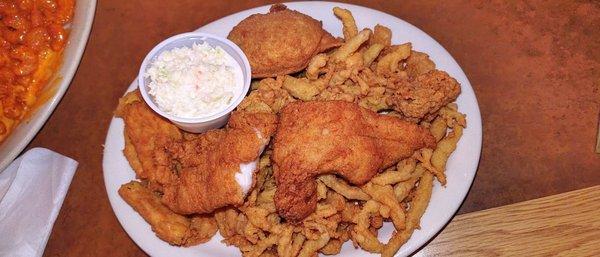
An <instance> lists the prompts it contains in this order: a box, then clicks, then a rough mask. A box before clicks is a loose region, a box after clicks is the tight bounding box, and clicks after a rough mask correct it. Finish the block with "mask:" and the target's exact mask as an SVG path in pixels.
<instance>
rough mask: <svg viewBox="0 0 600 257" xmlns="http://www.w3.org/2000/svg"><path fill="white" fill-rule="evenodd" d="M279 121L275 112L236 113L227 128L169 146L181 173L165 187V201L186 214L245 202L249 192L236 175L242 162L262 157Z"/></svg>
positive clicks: (176, 210) (177, 210) (173, 208)
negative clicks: (242, 186)
mask: <svg viewBox="0 0 600 257" xmlns="http://www.w3.org/2000/svg"><path fill="white" fill-rule="evenodd" d="M276 122H277V116H276V115H274V114H268V113H247V112H233V113H232V115H231V118H230V120H229V123H228V125H227V127H226V128H225V129H217V130H211V131H208V132H206V133H204V134H202V135H200V136H199V137H197V138H195V139H193V140H189V141H185V142H181V143H173V144H170V145H169V146H167V147H166V148H167V151H168V152H169V154H170V155H171V156H173V159H174V160H175V161H176V166H177V170H178V176H177V179H176V180H175V181H174V183H170V184H168V185H165V186H164V190H163V191H164V195H163V198H162V201H163V203H164V204H165V205H167V206H168V207H169V208H170V209H171V210H173V211H175V212H177V213H182V214H191V213H210V212H212V211H214V210H215V209H218V208H221V207H225V206H229V205H234V206H239V205H241V204H242V203H243V201H244V197H245V195H244V193H243V191H242V188H241V187H240V185H239V184H238V183H237V181H236V180H235V174H236V173H237V172H240V164H242V163H249V162H252V161H256V160H257V159H258V157H259V156H260V154H261V153H262V149H264V147H265V146H266V145H267V144H268V142H269V139H270V137H271V135H272V134H273V132H274V131H275V126H276Z"/></svg>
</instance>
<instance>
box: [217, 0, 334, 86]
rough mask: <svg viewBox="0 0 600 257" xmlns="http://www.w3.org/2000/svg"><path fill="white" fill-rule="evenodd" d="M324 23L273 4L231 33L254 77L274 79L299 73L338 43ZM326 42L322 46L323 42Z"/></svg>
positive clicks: (231, 37) (230, 37) (243, 22)
mask: <svg viewBox="0 0 600 257" xmlns="http://www.w3.org/2000/svg"><path fill="white" fill-rule="evenodd" d="M328 34H329V33H327V32H326V31H324V30H323V28H322V27H321V22H320V21H317V20H315V19H313V18H312V17H310V16H308V15H305V14H302V13H300V12H297V11H293V10H289V9H287V8H286V7H285V5H281V4H279V5H274V6H273V7H272V8H271V12H269V13H267V14H253V15H251V16H249V17H248V18H246V19H244V20H242V21H241V22H240V23H239V24H238V25H236V26H235V27H234V28H233V29H232V30H231V32H230V33H229V36H228V37H227V38H229V39H230V40H231V41H233V42H234V43H236V44H237V45H238V46H239V47H240V48H241V49H242V51H244V53H245V54H246V56H247V57H248V60H249V62H250V66H251V68H252V77H253V78H264V77H275V76H277V75H285V74H290V73H294V72H297V71H300V70H302V69H304V68H305V67H306V65H308V62H309V61H310V58H311V57H312V56H313V55H315V54H317V53H318V52H319V50H320V51H324V50H326V49H329V48H331V47H334V46H336V45H338V44H339V42H336V40H335V39H334V38H333V37H332V36H331V35H328ZM324 35H325V36H326V38H325V39H326V40H325V41H323V44H322V45H321V41H322V40H321V39H322V38H323V36H324Z"/></svg>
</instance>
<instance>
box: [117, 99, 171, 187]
mask: <svg viewBox="0 0 600 257" xmlns="http://www.w3.org/2000/svg"><path fill="white" fill-rule="evenodd" d="M115 114H116V116H117V117H121V118H123V121H124V123H125V133H124V134H125V135H124V136H125V149H124V150H123V152H124V154H125V157H127V160H128V161H129V164H130V165H131V167H132V168H133V170H134V171H135V173H136V175H137V177H138V178H140V179H146V180H148V181H150V182H151V183H152V184H154V185H161V184H167V183H169V182H171V181H173V180H175V179H176V178H177V176H176V173H175V172H174V171H173V170H172V169H171V168H169V166H170V164H171V158H170V157H169V156H168V154H167V153H166V152H165V151H164V147H165V146H166V145H168V144H170V143H172V142H179V141H182V140H183V135H182V133H181V131H180V130H179V129H178V128H177V127H176V126H175V125H173V124H172V123H171V122H169V121H167V120H165V119H163V118H162V117H160V116H158V115H157V114H156V113H154V112H153V111H152V110H151V109H150V107H148V106H147V105H146V103H145V102H144V100H143V99H142V96H141V95H140V92H139V91H138V90H136V91H133V92H129V93H127V94H126V95H125V96H123V97H122V98H121V99H119V106H118V107H117V110H116V112H115Z"/></svg>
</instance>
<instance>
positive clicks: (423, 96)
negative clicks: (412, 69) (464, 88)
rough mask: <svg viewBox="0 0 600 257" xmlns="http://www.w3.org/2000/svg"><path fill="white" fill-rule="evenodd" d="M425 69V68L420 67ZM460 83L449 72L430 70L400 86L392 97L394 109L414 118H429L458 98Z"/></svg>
mask: <svg viewBox="0 0 600 257" xmlns="http://www.w3.org/2000/svg"><path fill="white" fill-rule="evenodd" d="M419 69H423V68H419ZM459 94H460V85H459V84H458V82H457V81H456V79H454V78H452V77H450V75H448V73H446V72H444V71H440V70H430V71H428V72H426V73H423V74H420V75H418V76H417V77H416V78H415V79H414V80H412V81H410V82H409V83H407V84H406V85H405V86H403V87H400V88H399V89H398V91H397V92H395V93H394V95H393V96H392V98H391V103H392V105H393V106H394V109H395V110H397V111H399V112H401V113H402V114H403V115H404V116H406V117H408V118H414V119H422V118H426V119H427V118H428V116H431V115H433V114H434V113H436V112H437V111H438V110H439V109H440V108H442V106H445V105H447V104H449V103H450V102H452V101H454V100H456V97H458V95H459Z"/></svg>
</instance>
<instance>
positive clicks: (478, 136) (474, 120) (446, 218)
mask: <svg viewBox="0 0 600 257" xmlns="http://www.w3.org/2000/svg"><path fill="white" fill-rule="evenodd" d="M283 4H285V5H287V6H295V5H313V4H327V5H336V6H340V7H350V8H356V9H365V10H367V11H369V12H374V13H376V14H382V15H385V16H391V17H392V18H394V19H396V20H397V21H399V22H401V23H404V24H405V25H406V26H409V27H411V28H412V29H414V30H418V31H419V32H421V33H422V34H423V35H424V36H426V37H428V39H429V40H431V43H433V44H434V45H435V46H436V47H438V48H440V49H441V50H443V52H445V54H447V55H448V56H449V57H450V58H449V61H450V62H451V64H453V65H456V67H458V72H459V74H455V76H457V77H458V76H462V77H463V78H464V82H466V83H468V88H467V90H465V88H464V87H463V85H461V90H462V91H461V93H465V91H467V92H468V93H469V94H472V96H473V101H474V102H473V104H474V109H473V110H472V112H473V113H472V114H471V115H470V116H469V117H468V119H469V121H468V126H469V127H470V129H474V130H473V131H472V132H471V133H473V134H474V138H473V139H474V140H475V141H474V142H471V143H472V144H471V145H463V146H462V147H473V148H474V149H476V151H475V152H474V155H473V157H475V158H474V159H475V161H474V162H472V163H470V166H471V167H469V168H470V169H472V170H473V172H472V173H469V176H468V177H466V178H465V179H467V180H468V186H466V188H467V189H466V190H464V191H461V194H460V199H461V200H460V201H457V202H456V204H455V205H454V206H453V207H452V210H451V211H450V209H448V211H447V212H446V213H445V215H443V217H441V218H440V219H439V220H443V222H438V223H437V224H433V225H435V228H433V230H435V232H434V233H429V234H427V235H426V236H425V237H423V238H420V240H419V241H418V242H416V244H414V245H411V246H410V247H408V248H407V249H404V250H405V251H404V252H406V253H407V255H410V254H416V253H418V251H420V250H421V249H422V248H424V247H426V246H427V244H428V243H429V242H430V241H432V240H433V239H434V238H435V237H436V236H437V235H438V234H440V233H441V232H442V231H443V229H444V227H446V225H447V224H448V223H450V221H451V220H452V219H453V218H454V217H455V214H456V212H457V211H458V210H459V209H460V207H461V206H462V204H463V203H464V201H465V199H466V196H467V195H468V193H469V192H470V190H471V187H472V186H473V182H474V180H475V176H476V175H477V170H478V166H479V162H480V159H481V151H482V141H483V127H482V119H481V111H480V108H479V102H478V100H477V96H476V94H475V91H474V89H473V87H472V85H471V82H470V81H469V79H468V77H467V76H466V74H465V73H464V70H463V68H462V67H461V66H460V65H459V63H458V62H457V61H456V59H454V57H453V56H452V55H451V54H450V52H449V51H448V50H447V49H446V48H445V47H444V46H443V45H441V44H440V43H439V42H438V41H437V40H436V39H435V38H433V37H432V36H431V35H430V34H428V33H426V32H425V31H423V30H421V29H420V28H418V27H416V26H414V25H412V24H411V23H409V22H407V21H405V20H403V19H401V18H399V17H397V16H395V15H393V14H389V13H386V12H383V11H380V10H377V9H373V8H370V7H366V6H361V5H355V4H348V3H340V2H332V1H298V2H285V3H283ZM271 5H272V4H266V5H261V6H257V7H253V8H249V9H244V10H240V11H237V12H235V13H232V14H229V15H226V16H223V17H220V18H217V19H215V20H212V21H210V22H208V23H206V24H204V25H202V26H200V27H199V28H198V29H196V30H194V31H201V30H202V29H203V28H205V27H208V26H212V25H214V24H217V23H218V22H219V21H221V20H224V19H231V18H233V17H235V16H236V15H239V13H242V12H250V11H253V12H254V11H256V12H259V11H261V10H262V9H265V8H266V9H268V7H270V6H271ZM291 8H294V7H291ZM436 64H437V63H436ZM135 84H136V80H135V79H134V80H133V82H132V83H131V84H130V85H129V86H128V88H127V90H126V91H125V93H127V92H129V91H130V90H133V89H135V86H136V85H135ZM459 108H460V106H459ZM473 115H474V116H473ZM115 119H117V118H116V117H114V116H113V117H112V118H111V123H110V126H109V129H108V131H107V138H106V140H105V144H106V143H107V142H108V136H109V133H108V132H109V131H111V129H112V127H113V125H114V121H115ZM473 127H474V128H473ZM459 144H460V141H459ZM106 152H107V148H104V151H103V155H105V154H106ZM105 162H106V160H105V158H104V157H103V162H102V163H103V178H104V181H105V187H106V190H107V191H108V190H109V188H108V186H109V185H108V184H107V178H106V176H107V174H108V173H107V172H106V169H105V166H106V163H105ZM434 183H438V182H434ZM438 184H439V183H438ZM434 189H435V185H434ZM108 193H109V202H110V204H111V208H112V209H113V213H114V214H115V216H117V219H118V221H119V223H120V224H121V226H122V227H123V229H124V230H125V232H126V233H127V235H128V236H129V237H130V238H131V239H132V240H133V241H134V242H135V243H136V244H137V245H138V246H139V247H140V249H142V250H143V251H144V252H146V253H147V254H151V253H149V252H147V250H146V249H144V248H142V247H141V246H140V243H139V242H138V241H137V240H136V239H135V238H134V237H132V236H131V235H129V232H128V231H127V230H126V229H125V226H124V224H123V222H125V221H122V220H121V218H120V217H119V215H117V213H116V211H115V204H116V203H113V199H112V198H111V197H110V192H108ZM427 209H428V210H430V208H429V205H428V207H427ZM426 213H427V210H426V212H425V214H426ZM428 229H429V230H431V229H432V228H431V227H429V228H428ZM421 230H423V228H422V229H421ZM417 231H419V230H417ZM415 232H416V231H415ZM412 239H413V238H412V237H411V239H409V241H410V240H412ZM407 242H408V241H407ZM223 246H224V247H226V245H223ZM405 246H406V244H404V245H403V246H402V248H404V247H405ZM402 248H401V249H400V250H399V251H398V252H397V253H396V255H395V256H401V255H402V254H401V250H402ZM364 254H368V252H366V251H365V252H364ZM402 256H403V255H402Z"/></svg>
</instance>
